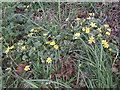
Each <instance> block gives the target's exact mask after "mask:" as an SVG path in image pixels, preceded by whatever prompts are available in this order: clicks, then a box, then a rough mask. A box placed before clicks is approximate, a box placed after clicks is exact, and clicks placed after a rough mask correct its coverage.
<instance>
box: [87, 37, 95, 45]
mask: <svg viewBox="0 0 120 90" xmlns="http://www.w3.org/2000/svg"><path fill="white" fill-rule="evenodd" d="M88 42H89V44H91V43H95V40H94V37H93V36H91V37H90V39H89V40H88Z"/></svg>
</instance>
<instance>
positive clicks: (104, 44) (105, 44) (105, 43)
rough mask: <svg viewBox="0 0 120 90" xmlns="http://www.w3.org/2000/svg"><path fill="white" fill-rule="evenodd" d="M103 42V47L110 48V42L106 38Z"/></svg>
mask: <svg viewBox="0 0 120 90" xmlns="http://www.w3.org/2000/svg"><path fill="white" fill-rule="evenodd" d="M102 44H103V47H104V48H108V47H109V44H108V42H107V41H106V40H102Z"/></svg>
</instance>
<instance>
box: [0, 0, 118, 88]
mask: <svg viewBox="0 0 120 90" xmlns="http://www.w3.org/2000/svg"><path fill="white" fill-rule="evenodd" d="M60 4H61V3H60V2H58V3H41V2H38V3H37V2H35V3H34V2H30V3H25V2H21V3H3V4H2V5H3V8H4V9H3V11H4V12H5V13H4V14H3V23H2V33H3V37H2V38H1V39H2V40H3V46H2V47H3V52H2V53H3V57H4V58H3V59H4V61H3V71H4V73H3V79H4V82H3V87H8V88H9V87H29V88H41V87H50V88H58V87H66V88H71V83H72V82H73V81H76V85H75V86H74V88H76V87H78V86H79V85H81V87H84V86H87V87H88V88H95V87H98V88H115V87H117V84H118V81H117V80H116V81H114V79H113V78H114V77H115V76H116V77H117V75H118V74H116V73H113V72H112V67H113V66H114V64H115V62H116V61H118V54H119V50H118V47H117V44H118V42H117V40H116V37H115V36H111V35H108V34H106V32H109V33H110V27H109V26H108V27H107V26H104V24H103V23H102V20H103V19H101V18H94V14H95V15H97V13H96V11H95V13H88V14H87V15H86V17H85V18H77V15H76V16H74V15H75V14H76V12H75V11H74V9H73V10H72V11H71V12H67V11H64V12H65V13H68V14H66V15H65V16H62V15H61V11H62V9H61V8H60ZM52 5H53V6H56V8H55V9H54V8H53V7H52ZM81 5H83V6H84V7H85V10H89V9H90V8H89V6H90V7H95V6H96V3H82V4H81ZM49 8H53V9H54V10H56V9H57V13H55V12H54V10H53V12H52V11H50V10H49ZM92 9H94V10H95V8H92ZM94 10H92V11H94ZM90 12H91V11H90ZM91 14H92V15H91ZM65 20H66V21H65ZM62 21H65V22H66V23H65V24H63V22H62ZM92 22H93V23H92ZM92 25H93V26H92ZM84 28H85V29H84ZM100 28H101V29H100ZM89 29H90V30H89ZM79 34H80V35H79ZM92 37H93V38H92ZM102 40H106V42H104V43H102ZM115 40H116V41H115ZM55 45H56V46H55ZM108 45H109V46H108ZM61 57H62V64H61V65H58V66H56V64H57V63H58V62H59V61H60V58H61ZM48 58H51V61H47V60H48ZM69 60H72V61H73V62H74V67H75V71H76V73H75V74H74V76H73V77H70V78H69V80H67V79H64V78H56V80H55V81H54V80H52V76H53V75H55V74H56V71H57V70H59V69H60V68H62V66H64V64H66V63H65V62H66V61H69ZM49 62H50V63H49ZM19 64H25V65H26V66H27V65H30V69H31V70H30V71H25V70H22V71H23V72H22V75H17V73H16V68H17V67H18V66H19ZM80 64H81V65H82V66H80ZM8 67H9V69H7V70H6V68H8ZM63 72H64V71H63ZM85 73H86V74H85ZM84 74H85V75H84Z"/></svg>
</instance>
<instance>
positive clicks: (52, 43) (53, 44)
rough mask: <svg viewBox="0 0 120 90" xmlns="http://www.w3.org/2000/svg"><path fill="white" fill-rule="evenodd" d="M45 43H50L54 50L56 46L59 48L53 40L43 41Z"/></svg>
mask: <svg viewBox="0 0 120 90" xmlns="http://www.w3.org/2000/svg"><path fill="white" fill-rule="evenodd" d="M45 44H50V45H51V46H53V47H54V48H55V49H56V50H58V48H59V46H58V45H57V44H56V42H55V41H52V42H50V41H48V42H45Z"/></svg>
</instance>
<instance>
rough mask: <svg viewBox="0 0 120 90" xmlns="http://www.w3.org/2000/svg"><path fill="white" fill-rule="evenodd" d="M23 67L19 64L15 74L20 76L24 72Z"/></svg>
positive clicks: (23, 65)
mask: <svg viewBox="0 0 120 90" xmlns="http://www.w3.org/2000/svg"><path fill="white" fill-rule="evenodd" d="M24 67H25V64H20V65H19V66H18V67H17V69H16V73H17V74H18V75H20V76H21V75H22V73H23V71H24Z"/></svg>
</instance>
